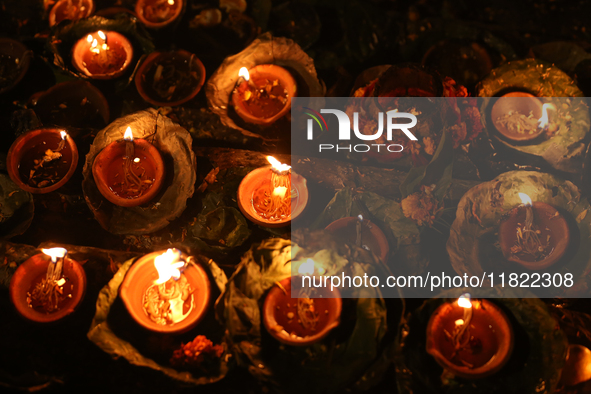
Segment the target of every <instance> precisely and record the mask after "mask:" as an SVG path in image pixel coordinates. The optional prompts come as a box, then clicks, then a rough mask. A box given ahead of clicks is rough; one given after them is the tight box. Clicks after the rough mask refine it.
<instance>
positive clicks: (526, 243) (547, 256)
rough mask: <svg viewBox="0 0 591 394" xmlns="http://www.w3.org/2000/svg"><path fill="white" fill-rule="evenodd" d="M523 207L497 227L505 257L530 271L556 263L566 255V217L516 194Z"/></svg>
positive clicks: (552, 208) (520, 206) (515, 209)
mask: <svg viewBox="0 0 591 394" xmlns="http://www.w3.org/2000/svg"><path fill="white" fill-rule="evenodd" d="M518 194H519V197H520V198H521V201H522V204H520V205H519V206H517V207H515V208H513V209H512V210H511V211H510V212H509V215H508V217H507V218H506V219H504V220H503V221H502V222H501V225H500V228H499V243H500V245H501V250H502V252H503V255H504V256H505V258H506V259H507V260H509V261H513V262H516V263H518V264H520V265H521V266H523V267H525V268H528V269H531V270H541V269H545V268H548V267H549V266H551V265H553V264H554V263H556V262H557V261H558V260H560V258H561V257H562V256H563V255H564V253H565V252H566V249H567V247H568V243H569V240H570V232H569V228H568V224H567V222H566V220H565V218H564V217H563V216H562V215H561V214H560V212H558V211H557V210H556V208H554V207H553V206H551V205H549V204H546V203H543V202H539V201H536V202H535V203H533V204H532V200H531V198H530V197H529V196H528V195H527V194H525V193H518Z"/></svg>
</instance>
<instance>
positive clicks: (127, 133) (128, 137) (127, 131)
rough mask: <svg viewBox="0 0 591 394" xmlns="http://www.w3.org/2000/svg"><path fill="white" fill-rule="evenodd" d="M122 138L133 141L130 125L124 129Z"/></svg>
mask: <svg viewBox="0 0 591 394" xmlns="http://www.w3.org/2000/svg"><path fill="white" fill-rule="evenodd" d="M123 139H124V140H125V141H133V133H132V132H131V127H127V130H125V134H123Z"/></svg>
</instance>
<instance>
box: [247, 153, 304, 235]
mask: <svg viewBox="0 0 591 394" xmlns="http://www.w3.org/2000/svg"><path fill="white" fill-rule="evenodd" d="M267 160H268V161H269V163H271V165H269V166H265V167H261V168H257V169H256V170H254V171H251V172H249V173H248V174H247V175H246V176H245V177H244V179H243V180H242V182H241V183H240V186H239V187H238V207H239V208H240V211H242V213H243V214H244V216H246V218H247V219H248V220H250V221H251V222H253V223H255V224H258V225H259V226H263V227H283V226H287V225H289V224H290V223H291V221H292V220H293V219H295V218H296V217H298V216H299V215H300V214H301V213H302V212H303V210H304V208H305V207H306V204H307V203H308V187H307V186H306V179H305V178H304V177H302V176H300V175H298V174H295V173H292V172H291V167H290V166H288V165H287V164H281V163H280V162H279V161H278V160H277V159H275V158H274V157H273V156H267Z"/></svg>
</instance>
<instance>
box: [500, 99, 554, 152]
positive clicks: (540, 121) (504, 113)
mask: <svg viewBox="0 0 591 394" xmlns="http://www.w3.org/2000/svg"><path fill="white" fill-rule="evenodd" d="M548 109H553V110H555V109H556V108H555V106H554V105H553V104H549V103H545V104H542V102H541V101H540V100H539V99H538V98H537V97H535V96H533V95H531V94H529V93H525V92H511V93H508V94H506V95H504V96H502V97H500V98H499V99H498V100H497V101H496V102H495V104H494V105H493V108H492V112H491V118H492V121H493V124H494V126H495V128H496V129H497V130H498V131H499V133H500V134H501V135H502V136H504V137H506V138H507V139H509V140H512V141H516V142H526V141H532V140H534V139H536V138H538V137H539V136H540V135H542V134H543V133H544V132H546V131H550V132H553V131H555V130H556V127H557V125H556V124H554V123H552V122H549V118H548Z"/></svg>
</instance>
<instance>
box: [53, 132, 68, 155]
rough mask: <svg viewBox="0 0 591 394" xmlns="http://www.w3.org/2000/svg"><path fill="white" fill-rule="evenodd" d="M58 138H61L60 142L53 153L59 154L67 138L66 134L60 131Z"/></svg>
mask: <svg viewBox="0 0 591 394" xmlns="http://www.w3.org/2000/svg"><path fill="white" fill-rule="evenodd" d="M60 137H62V140H61V141H60V143H59V145H58V146H57V149H56V150H55V152H59V151H60V150H62V149H64V147H65V146H66V138H67V137H68V133H66V132H65V131H64V130H62V131H60Z"/></svg>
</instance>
